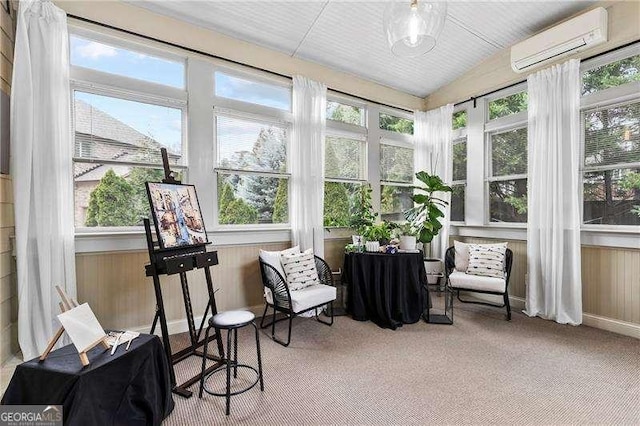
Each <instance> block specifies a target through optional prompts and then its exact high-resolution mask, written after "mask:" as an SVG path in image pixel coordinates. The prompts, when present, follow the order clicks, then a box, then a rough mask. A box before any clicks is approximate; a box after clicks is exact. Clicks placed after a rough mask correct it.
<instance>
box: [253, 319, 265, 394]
mask: <svg viewBox="0 0 640 426" xmlns="http://www.w3.org/2000/svg"><path fill="white" fill-rule="evenodd" d="M251 324H252V325H253V328H254V329H255V330H256V351H257V353H258V375H259V377H260V390H261V391H262V392H264V381H263V379H262V357H261V355H260V333H258V327H257V326H256V324H255V322H252V323H251Z"/></svg>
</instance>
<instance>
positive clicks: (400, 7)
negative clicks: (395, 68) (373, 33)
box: [384, 0, 447, 58]
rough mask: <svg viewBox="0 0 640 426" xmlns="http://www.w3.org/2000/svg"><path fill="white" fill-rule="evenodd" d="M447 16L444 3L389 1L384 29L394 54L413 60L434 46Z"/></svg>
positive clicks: (412, 0)
mask: <svg viewBox="0 0 640 426" xmlns="http://www.w3.org/2000/svg"><path fill="white" fill-rule="evenodd" d="M446 16H447V4H446V3H445V2H437V3H429V2H422V1H421V2H418V0H411V2H410V3H409V2H407V1H403V2H392V3H390V4H389V5H388V6H387V8H386V10H385V13H384V28H385V32H386V34H387V41H388V42H389V47H390V48H391V51H392V52H393V54H394V55H396V56H399V57H403V58H414V57H416V56H420V55H424V54H425V53H427V52H429V51H430V50H431V49H433V48H434V47H435V45H436V39H437V38H438V36H439V35H440V33H441V32H442V28H443V27H444V20H445V18H446Z"/></svg>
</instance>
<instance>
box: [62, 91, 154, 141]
mask: <svg viewBox="0 0 640 426" xmlns="http://www.w3.org/2000/svg"><path fill="white" fill-rule="evenodd" d="M74 118H75V126H76V128H75V131H76V133H84V134H86V135H92V136H94V137H96V138H102V139H106V140H110V141H113V142H117V143H119V144H122V145H130V146H135V147H140V148H157V149H160V148H162V145H161V144H160V143H159V142H157V141H156V140H154V139H153V138H151V137H149V136H147V135H145V134H143V133H140V132H139V131H137V130H136V129H134V128H133V127H131V126H129V125H127V124H125V123H123V122H122V121H120V120H118V119H116V118H115V117H112V116H111V115H109V114H107V113H106V112H104V111H101V110H99V109H98V108H96V107H94V106H92V105H90V104H88V103H86V102H83V101H81V100H79V99H76V101H75V116H74Z"/></svg>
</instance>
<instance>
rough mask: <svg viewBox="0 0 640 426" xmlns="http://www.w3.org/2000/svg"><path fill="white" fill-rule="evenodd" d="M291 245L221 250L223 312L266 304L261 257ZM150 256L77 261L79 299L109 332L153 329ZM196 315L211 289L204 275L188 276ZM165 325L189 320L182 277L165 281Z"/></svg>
mask: <svg viewBox="0 0 640 426" xmlns="http://www.w3.org/2000/svg"><path fill="white" fill-rule="evenodd" d="M289 246H290V244H289V243H275V244H264V245H242V246H225V247H220V248H218V249H217V250H218V260H219V264H218V265H216V266H214V267H212V268H211V271H212V276H213V284H214V289H219V291H217V292H216V302H217V306H218V310H219V311H224V310H229V309H238V308H246V307H251V306H255V305H260V304H262V303H263V297H262V293H263V290H262V279H261V276H260V267H259V264H258V253H259V250H260V249H264V250H283V249H285V248H287V247H289ZM148 261H149V257H148V254H147V252H146V251H134V252H117V253H91V254H78V255H77V256H76V274H77V283H78V300H79V301H80V302H88V303H89V304H90V305H91V308H92V309H93V311H94V312H95V314H96V316H97V317H98V320H99V321H100V324H101V325H102V326H103V327H105V328H112V329H127V328H135V327H142V326H146V325H150V324H151V321H152V320H153V316H154V313H155V305H156V301H155V294H154V290H153V280H152V279H151V278H148V277H146V276H145V273H144V265H146V264H147V263H148ZM187 276H188V281H189V291H190V295H191V301H192V305H193V310H194V316H196V317H199V316H201V315H202V313H203V312H204V308H205V306H206V302H207V289H206V281H205V278H204V272H202V271H191V272H189V273H187ZM161 285H162V292H163V299H164V305H165V310H166V313H167V321H169V322H170V321H175V320H181V319H184V318H185V310H184V301H183V298H182V290H181V287H180V278H179V276H178V275H172V276H162V277H161Z"/></svg>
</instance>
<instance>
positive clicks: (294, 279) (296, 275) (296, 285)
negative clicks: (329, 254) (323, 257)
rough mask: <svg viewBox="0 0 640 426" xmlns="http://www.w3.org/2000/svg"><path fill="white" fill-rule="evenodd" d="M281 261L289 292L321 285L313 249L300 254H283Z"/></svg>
mask: <svg viewBox="0 0 640 426" xmlns="http://www.w3.org/2000/svg"><path fill="white" fill-rule="evenodd" d="M281 260H282V268H283V269H284V273H285V275H286V279H287V285H288V286H289V290H291V291H295V290H301V289H303V288H306V287H309V286H312V285H314V284H320V280H319V279H318V271H317V270H316V262H315V259H314V257H313V250H312V249H309V250H306V251H304V252H302V253H299V254H293V253H291V254H288V253H287V254H282V257H281Z"/></svg>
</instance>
